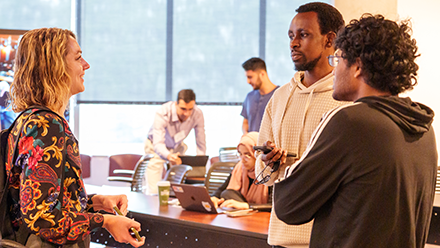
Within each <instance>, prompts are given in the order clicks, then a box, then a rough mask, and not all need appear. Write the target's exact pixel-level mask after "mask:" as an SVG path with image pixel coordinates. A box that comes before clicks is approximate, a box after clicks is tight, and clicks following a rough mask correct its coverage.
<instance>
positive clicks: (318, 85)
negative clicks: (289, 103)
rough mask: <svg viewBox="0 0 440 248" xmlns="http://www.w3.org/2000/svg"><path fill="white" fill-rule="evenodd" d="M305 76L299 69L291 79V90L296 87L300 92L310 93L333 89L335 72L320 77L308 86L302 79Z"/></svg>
mask: <svg viewBox="0 0 440 248" xmlns="http://www.w3.org/2000/svg"><path fill="white" fill-rule="evenodd" d="M303 78H304V72H303V71H298V72H296V73H295V75H294V76H293V78H292V79H291V80H290V84H289V90H290V91H292V90H293V89H294V88H295V87H298V88H297V89H296V90H297V91H298V92H299V93H300V94H310V93H312V94H313V93H318V92H325V91H330V90H333V74H331V73H329V74H328V75H327V76H325V77H323V78H321V79H319V80H318V81H316V82H315V83H314V84H312V85H310V86H309V87H306V86H305V85H304V84H303V83H302V80H303Z"/></svg>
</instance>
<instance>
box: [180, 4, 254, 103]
mask: <svg viewBox="0 0 440 248" xmlns="http://www.w3.org/2000/svg"><path fill="white" fill-rule="evenodd" d="M259 7H260V1H259V0H253V1H222V0H210V1H174V27H173V34H174V37H173V93H172V95H173V97H174V96H175V95H177V92H178V91H179V90H181V89H184V88H192V89H193V90H194V91H195V92H196V95H197V101H199V102H242V101H243V99H244V98H245V97H246V94H247V92H249V91H250V90H251V88H250V87H249V85H248V84H247V83H246V77H245V75H244V71H243V68H242V67H241V64H242V63H243V62H244V61H246V60H247V59H249V58H250V57H258V52H259V49H258V45H259V38H258V37H259Z"/></svg>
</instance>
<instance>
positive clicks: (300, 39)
mask: <svg viewBox="0 0 440 248" xmlns="http://www.w3.org/2000/svg"><path fill="white" fill-rule="evenodd" d="M296 12H298V14H297V15H296V16H295V17H294V18H293V20H292V22H291V24H290V29H289V31H288V36H289V38H290V51H291V57H292V61H293V63H294V65H295V69H296V70H297V71H298V72H296V73H295V75H294V77H293V78H292V80H291V81H290V83H288V84H285V85H283V86H281V87H280V88H279V89H278V90H277V91H276V92H275V93H274V94H273V96H272V98H271V99H270V101H269V103H268V104H267V107H266V110H265V113H264V116H263V120H262V123H261V127H260V135H259V138H258V144H259V145H263V143H265V144H268V145H270V146H272V147H274V149H275V150H278V149H279V148H283V149H285V150H286V151H289V152H290V153H294V154H296V156H295V157H288V158H287V161H286V163H284V164H283V165H282V166H281V167H280V168H279V169H278V171H275V172H274V173H272V174H271V172H270V168H269V167H267V168H266V169H264V168H265V163H264V162H263V161H262V160H261V154H259V155H258V156H257V161H256V164H255V172H256V173H255V174H256V175H258V176H257V178H256V180H255V181H262V178H266V179H269V177H270V179H269V180H268V181H267V182H265V184H266V185H268V186H270V185H273V182H274V181H275V180H276V179H278V178H279V177H281V176H282V175H283V173H282V172H283V171H284V169H285V168H286V166H289V165H292V164H293V163H294V162H295V161H296V160H298V159H299V158H300V157H301V154H302V153H303V152H304V151H305V149H306V147H307V143H308V141H309V140H310V138H311V135H312V132H313V131H314V130H315V128H316V127H317V125H318V124H319V121H320V120H321V118H322V116H323V114H324V113H325V112H327V111H329V110H331V109H333V108H335V107H337V106H340V105H342V104H344V103H343V102H338V101H335V100H334V99H333V98H332V93H333V75H332V73H331V72H332V70H333V68H332V67H331V66H330V65H329V64H328V59H327V56H329V55H333V54H334V52H335V49H334V40H335V38H336V33H337V32H338V30H339V29H340V28H342V27H343V26H344V20H343V18H342V15H341V13H339V11H338V10H337V9H335V8H334V7H333V6H331V5H329V4H326V3H308V4H305V5H302V6H300V7H299V8H298V9H297V10H296ZM260 173H261V174H260ZM311 227H312V223H308V224H304V225H301V226H292V225H287V224H285V223H284V222H282V221H280V220H279V219H278V218H277V216H276V215H275V213H274V208H272V212H271V218H270V224H269V237H268V243H269V244H270V245H272V246H274V247H289V246H293V245H295V247H298V244H304V247H307V246H308V245H307V244H308V243H309V240H310V233H311Z"/></svg>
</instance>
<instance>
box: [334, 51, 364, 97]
mask: <svg viewBox="0 0 440 248" xmlns="http://www.w3.org/2000/svg"><path fill="white" fill-rule="evenodd" d="M335 56H338V61H339V62H338V64H337V65H336V67H335V68H334V69H333V75H334V76H335V77H334V79H333V90H334V91H333V98H334V99H335V100H339V101H354V100H356V99H357V94H358V87H357V86H356V84H355V83H354V81H353V79H354V71H355V69H354V68H355V65H352V66H350V67H348V66H347V60H345V59H344V58H342V57H341V56H342V52H341V51H340V50H339V49H338V50H336V52H335Z"/></svg>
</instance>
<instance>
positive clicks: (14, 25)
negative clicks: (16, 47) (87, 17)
mask: <svg viewBox="0 0 440 248" xmlns="http://www.w3.org/2000/svg"><path fill="white" fill-rule="evenodd" d="M70 2H71V0H56V1H47V0H19V1H2V2H1V3H0V9H1V15H0V28H4V29H23V30H29V29H35V28H43V27H58V28H65V29H70V19H71V18H70V9H71V3H70Z"/></svg>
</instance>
